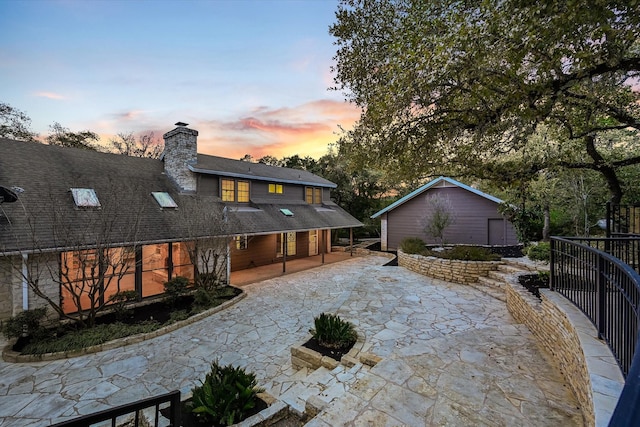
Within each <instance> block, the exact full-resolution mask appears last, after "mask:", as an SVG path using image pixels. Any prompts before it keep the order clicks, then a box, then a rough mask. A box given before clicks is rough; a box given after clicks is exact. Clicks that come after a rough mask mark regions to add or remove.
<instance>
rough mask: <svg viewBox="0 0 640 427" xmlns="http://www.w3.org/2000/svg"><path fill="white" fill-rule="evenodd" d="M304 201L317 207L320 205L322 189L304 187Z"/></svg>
mask: <svg viewBox="0 0 640 427" xmlns="http://www.w3.org/2000/svg"><path fill="white" fill-rule="evenodd" d="M305 200H306V201H307V203H309V204H314V205H319V204H320V203H322V189H321V188H318V187H306V188H305Z"/></svg>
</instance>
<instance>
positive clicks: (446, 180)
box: [371, 176, 503, 218]
mask: <svg viewBox="0 0 640 427" xmlns="http://www.w3.org/2000/svg"><path fill="white" fill-rule="evenodd" d="M440 183H449V184H451V185H454V186H456V187H460V188H462V189H464V190H467V191H469V192H471V193H473V194H476V195H478V196H480V197H484V198H485V199H487V200H491V201H492V202H494V203H498V204H499V203H503V201H502V200H501V199H498V198H497V197H494V196H492V195H490V194H487V193H483V192H482V191H480V190H478V189H477V188H473V187H470V186H468V185H466V184H463V183H461V182H460V181H456V180H455V179H453V178H449V177H445V176H441V177H438V178H436V179H434V180H433V181H429V182H428V183H426V184H425V185H423V186H422V187H420V188H418V189H417V190H414V191H412V192H411V193H409V194H407V195H406V196H404V197H403V198H401V199H398V200H396V201H395V202H393V203H392V204H390V205H389V206H387V207H386V208H384V209H382V210H380V211H378V212H376V213H375V214H373V215H371V218H377V217H379V216H380V215H382V214H384V213H387V212H389V211H391V210H393V209H395V208H397V207H398V206H400V205H402V204H403V203H406V202H408V201H409V200H411V199H413V198H414V197H416V196H419V195H420V194H422V193H424V192H425V191H427V190H429V189H430V188H433V187H435V186H437V185H438V184H440Z"/></svg>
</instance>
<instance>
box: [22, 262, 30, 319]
mask: <svg viewBox="0 0 640 427" xmlns="http://www.w3.org/2000/svg"><path fill="white" fill-rule="evenodd" d="M28 259H29V255H27V254H22V309H23V310H24V311H27V310H29V283H28V281H27V280H28V279H27V278H28V277H29V276H28V274H29V269H28V268H27V261H28Z"/></svg>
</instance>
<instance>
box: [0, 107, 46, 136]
mask: <svg viewBox="0 0 640 427" xmlns="http://www.w3.org/2000/svg"><path fill="white" fill-rule="evenodd" d="M30 126H31V118H29V116H28V115H27V113H25V112H24V111H20V110H18V109H16V108H13V107H12V106H11V105H9V104H6V103H4V102H0V138H8V139H17V140H18V141H29V142H36V138H37V137H38V135H37V134H36V133H35V132H33V131H31V129H29V128H30Z"/></svg>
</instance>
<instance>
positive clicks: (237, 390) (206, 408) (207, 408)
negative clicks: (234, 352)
mask: <svg viewBox="0 0 640 427" xmlns="http://www.w3.org/2000/svg"><path fill="white" fill-rule="evenodd" d="M263 391H264V389H262V388H258V387H257V381H256V376H255V374H252V373H246V372H245V371H244V369H242V368H234V367H233V366H231V365H227V366H220V365H219V364H218V361H217V360H216V361H214V362H213V363H212V364H211V371H210V372H209V373H208V374H207V376H206V377H205V380H204V381H203V382H202V385H201V386H199V387H194V388H193V389H192V391H191V392H192V395H193V397H192V405H193V408H192V412H194V413H195V414H198V415H199V416H200V417H201V418H204V420H205V421H206V422H210V423H219V424H224V425H231V424H234V423H236V422H238V421H240V420H242V419H243V418H244V417H245V416H246V414H247V413H248V412H249V411H250V410H251V409H252V408H253V407H255V405H256V403H257V401H258V396H257V395H258V393H261V392H263Z"/></svg>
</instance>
